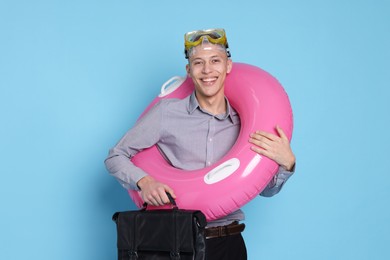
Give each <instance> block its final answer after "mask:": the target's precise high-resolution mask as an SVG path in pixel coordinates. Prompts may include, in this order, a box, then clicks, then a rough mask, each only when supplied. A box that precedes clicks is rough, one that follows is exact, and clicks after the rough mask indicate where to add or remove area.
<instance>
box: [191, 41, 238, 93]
mask: <svg viewBox="0 0 390 260" xmlns="http://www.w3.org/2000/svg"><path fill="white" fill-rule="evenodd" d="M186 69H187V73H188V75H189V76H190V77H191V78H192V80H193V82H194V85H195V90H196V94H197V98H198V99H199V98H200V99H202V98H211V97H215V96H219V95H221V96H224V83H225V78H226V74H227V73H229V72H230V71H231V69H232V61H231V60H230V59H228V57H227V55H226V52H225V51H224V50H223V49H221V47H220V46H218V45H215V44H201V45H198V46H196V47H194V50H192V52H191V55H190V57H189V58H188V64H187V66H186Z"/></svg>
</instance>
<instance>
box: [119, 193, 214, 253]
mask: <svg viewBox="0 0 390 260" xmlns="http://www.w3.org/2000/svg"><path fill="white" fill-rule="evenodd" d="M170 199H171V198H170ZM171 202H172V203H173V208H172V209H166V210H165V209H164V210H146V206H144V208H143V209H141V210H136V211H125V212H117V213H115V214H114V215H113V217H112V218H113V220H114V221H115V223H116V226H117V247H118V259H119V260H124V259H129V260H130V259H131V260H132V259H140V260H141V259H147V260H164V259H175V260H178V259H181V260H183V259H184V260H187V259H188V260H189V259H191V260H203V259H205V247H206V245H205V236H204V230H205V227H206V224H207V223H206V217H205V215H204V214H203V213H202V212H201V211H199V210H181V209H179V208H178V207H177V206H176V203H175V202H174V200H173V199H172V200H171Z"/></svg>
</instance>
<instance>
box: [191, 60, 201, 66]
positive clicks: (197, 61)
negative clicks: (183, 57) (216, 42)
mask: <svg viewBox="0 0 390 260" xmlns="http://www.w3.org/2000/svg"><path fill="white" fill-rule="evenodd" d="M202 64H203V62H202V61H200V60H194V61H193V62H192V65H194V66H196V65H202Z"/></svg>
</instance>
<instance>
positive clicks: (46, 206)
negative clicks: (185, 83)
mask: <svg viewBox="0 0 390 260" xmlns="http://www.w3.org/2000/svg"><path fill="white" fill-rule="evenodd" d="M212 27H223V28H225V29H226V30H227V33H228V39H229V43H230V46H231V52H232V55H233V60H234V61H239V62H245V63H250V64H254V65H257V66H260V67H262V68H263V69H265V70H267V71H268V72H270V73H271V74H273V75H274V76H276V77H277V78H278V79H279V80H280V82H281V83H282V84H283V85H284V87H285V89H286V90H287V92H288V94H289V96H290V99H291V102H292V105H293V110H294V116H295V129H294V137H293V141H292V147H293V149H294V151H295V153H296V156H297V159H298V162H297V172H296V175H295V176H294V177H293V178H292V179H290V181H289V182H288V183H287V185H286V186H285V187H284V189H283V191H282V192H281V193H280V194H278V195H277V196H275V197H273V198H261V197H259V198H256V199H255V200H253V201H252V202H251V203H249V204H248V205H246V206H245V211H246V214H247V221H246V224H247V230H246V231H245V232H244V236H245V239H246V243H247V246H248V251H249V259H250V260H257V259H300V260H313V259H315V260H329V259H333V260H335V259H343V260H345V259H355V260H357V259H359V260H366V259H378V260H379V259H390V252H389V245H390V238H389V236H390V210H389V204H390V203H389V197H390V170H389V168H390V167H389V161H390V160H389V154H390V153H389V145H390V138H389V132H390V117H389V112H390V105H389V103H390V102H389V100H390V84H389V80H390V76H389V75H390V48H389V47H390V2H389V1H385V0H382V1H381V0H366V1H363V0H356V1H345V0H344V1H342V0H323V1H309V0H307V1H303V0H298V1H289V0H275V1H264V0H252V1H231V2H229V1H130V0H127V1H125V0H113V1H102V0H101V1H98V0H95V1H92V0H89V1H88V0H84V1H81V0H78V1H70V0H68V1H65V0H64V1H59V0H58V1H54V0H53V1H48V0H47V1H44V0H41V1H39V0H36V1H20V0H13V1H11V0H10V1H5V0H1V2H0V87H1V92H0V113H1V114H0V115H1V127H0V142H1V154H0V160H1V166H0V167H1V168H0V171H1V177H2V178H1V182H0V202H1V204H0V205H1V214H0V218H1V221H0V259H40V260H43V259H73V260H74V259H80V260H85V259H102V260H106V259H116V257H117V256H116V244H115V243H116V237H115V236H116V230H115V225H114V223H113V222H112V221H111V216H112V214H113V213H114V212H115V211H122V210H128V209H134V206H133V204H132V202H131V201H130V199H129V198H128V196H127V194H126V191H125V190H124V189H122V188H121V187H120V186H119V184H118V183H117V182H116V181H115V180H114V179H113V178H112V177H110V176H109V175H108V174H107V172H106V170H105V168H104V164H103V160H104V158H105V156H106V155H107V152H108V149H109V148H110V147H111V146H113V145H114V144H115V143H116V142H117V141H118V140H119V138H120V137H121V136H122V135H123V134H124V133H125V131H126V130H127V129H128V128H129V127H131V126H132V125H133V123H134V122H135V120H136V119H137V117H138V116H139V114H140V113H141V112H142V111H143V109H144V108H145V107H146V105H147V104H149V102H150V101H151V100H152V99H153V98H154V97H155V96H156V95H157V94H158V92H159V88H160V86H161V84H162V83H163V82H165V81H166V80H167V79H168V78H170V77H171V76H173V75H184V74H185V70H184V66H185V62H186V61H185V59H184V57H183V54H182V49H183V34H184V33H185V32H186V31H190V30H195V29H200V28H212Z"/></svg>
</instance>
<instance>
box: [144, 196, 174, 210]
mask: <svg viewBox="0 0 390 260" xmlns="http://www.w3.org/2000/svg"><path fill="white" fill-rule="evenodd" d="M166 194H167V196H168V199H169V202H170V203H171V204H172V209H174V210H177V209H179V207H178V206H177V204H176V201H175V199H174V198H173V197H172V195H171V194H170V193H169V192H166ZM147 207H148V204H147V203H146V202H145V203H144V205H143V207H142V209H141V210H146V208H147Z"/></svg>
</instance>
